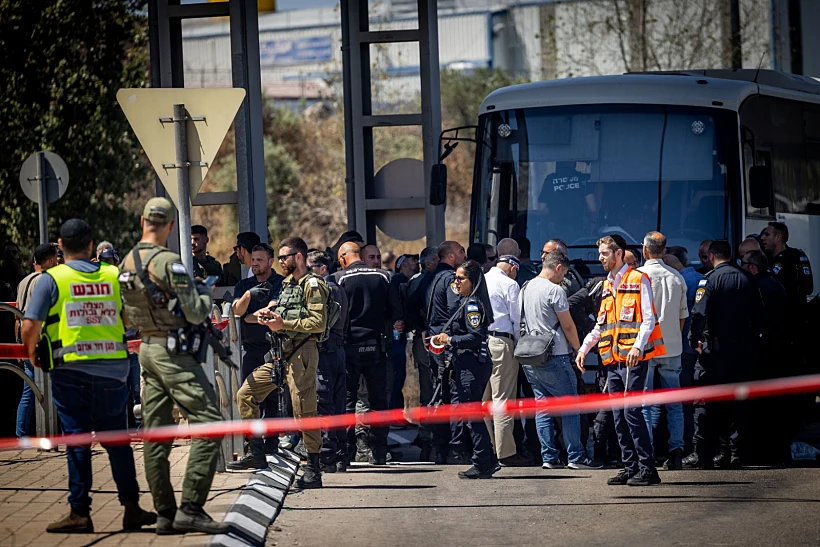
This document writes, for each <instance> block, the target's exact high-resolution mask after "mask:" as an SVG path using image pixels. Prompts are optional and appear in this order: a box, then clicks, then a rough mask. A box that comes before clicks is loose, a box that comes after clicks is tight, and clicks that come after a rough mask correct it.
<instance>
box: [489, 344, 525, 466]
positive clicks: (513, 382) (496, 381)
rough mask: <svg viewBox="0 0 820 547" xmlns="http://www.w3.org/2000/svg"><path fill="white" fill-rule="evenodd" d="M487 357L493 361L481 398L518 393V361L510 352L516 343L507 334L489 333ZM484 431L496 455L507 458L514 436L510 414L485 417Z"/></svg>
mask: <svg viewBox="0 0 820 547" xmlns="http://www.w3.org/2000/svg"><path fill="white" fill-rule="evenodd" d="M487 346H488V348H489V350H490V358H491V359H492V361H493V372H492V374H491V375H490V381H489V383H488V384H487V389H485V390H484V401H490V400H492V401H493V402H499V401H509V400H514V399H516V398H517V395H518V393H517V392H516V388H517V387H518V361H516V360H515V357H514V356H513V352H514V351H515V343H514V342H513V341H512V340H510V339H509V338H502V337H498V336H490V337H489V340H488V341H487ZM484 423H486V424H487V431H489V432H490V439H491V440H492V443H493V448H495V454H496V456H497V457H498V459H499V460H500V459H502V458H508V457H510V456H512V455H514V454H515V439H514V438H513V416H512V415H511V414H510V415H507V416H495V417H493V418H492V419H491V418H485V419H484Z"/></svg>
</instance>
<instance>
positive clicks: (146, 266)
mask: <svg viewBox="0 0 820 547" xmlns="http://www.w3.org/2000/svg"><path fill="white" fill-rule="evenodd" d="M172 214H173V206H172V205H171V202H170V201H168V200H167V199H165V198H153V199H151V200H149V201H148V203H147V204H146V205H145V210H144V211H143V217H142V219H141V221H140V222H141V225H142V229H143V232H142V239H141V240H140V242H139V243H138V244H137V246H136V247H134V249H132V250H131V252H130V253H128V255H127V256H126V257H125V258H124V260H123V262H122V265H121V266H120V272H121V273H120V278H119V281H120V287H121V293H122V298H123V301H124V308H125V311H126V316H127V317H128V319H129V321H130V323H131V324H132V325H133V326H134V327H135V328H137V329H139V331H140V335H141V337H142V345H141V346H140V354H139V358H140V365H141V366H142V376H143V379H144V380H145V387H144V388H143V393H142V413H143V426H144V427H145V428H146V429H151V428H154V427H159V426H163V425H171V424H173V423H174V421H173V417H172V414H171V412H172V409H173V407H174V405H177V406H178V407H179V408H180V409H181V410H182V412H183V414H184V415H185V417H186V418H187V419H188V422H189V423H203V422H216V421H219V420H221V419H222V416H221V415H220V413H219V410H218V409H217V406H216V393H215V391H214V388H213V386H212V385H211V384H210V383H209V382H208V379H207V377H206V376H205V372H204V371H203V370H202V366H201V365H200V364H199V363H198V362H197V361H196V360H195V359H194V358H193V356H191V355H190V354H189V353H188V352H187V351H182V340H183V339H184V336H187V335H188V333H190V332H191V329H192V327H194V326H196V325H200V324H201V323H202V322H203V321H204V320H205V318H206V317H207V316H208V314H209V313H210V310H211V296H210V294H208V290H207V289H205V290H201V291H200V290H198V289H197V285H196V284H195V282H194V280H193V279H192V278H191V275H190V274H189V273H188V271H187V270H186V268H185V266H184V265H183V264H182V260H181V258H180V257H179V255H178V254H176V253H173V252H171V251H170V250H168V249H167V248H165V247H164V245H165V243H166V242H167V241H168V235H169V234H170V232H171V230H172V229H173V227H174V222H173V221H172V218H173V217H172ZM200 292H204V293H206V294H200ZM174 301H176V303H175V302H174ZM175 304H176V305H175ZM219 443H220V440H219V439H203V438H200V439H194V440H193V441H192V442H191V451H190V453H189V455H188V467H187V468H186V470H185V481H184V482H183V484H182V500H181V501H182V504H181V506H180V508H179V511H177V503H176V499H175V497H174V489H173V486H172V485H171V477H170V467H169V463H168V456H169V455H170V453H171V446H172V443H171V442H170V441H168V442H166V443H157V442H146V443H145V447H144V449H143V452H144V455H145V476H146V479H147V480H148V485H149V487H150V488H151V495H152V496H153V498H154V507H156V509H157V512H158V513H159V517H158V519H157V534H160V535H165V534H178V533H185V532H204V533H207V534H221V533H227V532H228V531H229V530H230V526H229V525H228V524H225V523H219V522H215V521H214V520H213V519H211V517H210V516H209V515H208V514H207V513H206V512H205V511H204V510H203V508H202V506H203V505H204V503H205V500H206V498H207V496H208V492H209V490H210V489H211V483H212V481H213V476H214V472H215V471H216V460H217V455H218V453H219Z"/></svg>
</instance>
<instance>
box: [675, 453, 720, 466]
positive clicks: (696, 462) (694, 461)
mask: <svg viewBox="0 0 820 547" xmlns="http://www.w3.org/2000/svg"><path fill="white" fill-rule="evenodd" d="M681 464H682V465H683V468H684V469H714V467H715V464H714V463H713V462H712V459H711V458H703V460H701V458H700V457H699V456H698V453H697V452H692V453H691V454H689V455H688V456H686V457H685V458H683V460H682V461H681Z"/></svg>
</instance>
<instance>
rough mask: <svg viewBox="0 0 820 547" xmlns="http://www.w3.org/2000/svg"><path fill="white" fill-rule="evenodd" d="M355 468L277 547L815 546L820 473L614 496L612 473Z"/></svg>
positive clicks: (695, 482)
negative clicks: (471, 476) (476, 474)
mask: <svg viewBox="0 0 820 547" xmlns="http://www.w3.org/2000/svg"><path fill="white" fill-rule="evenodd" d="M463 469H464V467H463V466H462V467H457V466H434V465H390V466H387V467H381V468H379V467H370V466H364V467H357V468H353V469H351V470H350V471H349V472H348V473H345V474H341V473H335V474H331V475H328V474H326V475H325V476H324V484H325V488H323V489H322V490H313V491H306V492H300V493H293V494H290V495H288V497H287V499H286V500H285V506H284V509H283V510H282V513H281V514H280V515H279V517H278V518H277V520H276V522H275V523H274V525H273V526H272V527H271V530H270V532H269V534H268V545H277V546H289V545H334V546H348V545H349V546H370V545H378V546H382V545H384V546H388V545H389V546H403V545H408V546H414V547H422V546H426V545H435V546H440V545H442V546H444V545H446V546H461V545H464V546H477V545H499V546H505V547H509V546H513V545H570V544H574V545H607V546H612V545H630V546H634V545H789V546H792V545H818V544H820V520H818V510H820V469H817V468H802V469H800V468H792V469H771V468H769V469H743V470H727V471H723V470H714V471H668V472H661V478H662V480H663V484H661V485H659V486H655V487H647V488H639V487H638V488H636V487H628V486H621V487H614V486H607V485H606V479H607V478H609V477H610V476H612V475H614V474H615V473H616V471H614V470H596V471H573V470H569V469H566V470H542V469H540V468H534V467H533V468H515V469H502V470H501V471H499V472H498V473H497V474H496V475H495V478H494V479H493V480H461V479H459V478H458V477H457V475H456V473H457V472H458V471H460V470H463Z"/></svg>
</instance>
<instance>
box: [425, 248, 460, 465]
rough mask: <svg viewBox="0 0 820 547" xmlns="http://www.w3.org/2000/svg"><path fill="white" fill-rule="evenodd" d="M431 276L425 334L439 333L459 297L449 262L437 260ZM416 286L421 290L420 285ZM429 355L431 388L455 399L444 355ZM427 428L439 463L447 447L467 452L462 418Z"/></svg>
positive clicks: (443, 397) (444, 398) (450, 400)
mask: <svg viewBox="0 0 820 547" xmlns="http://www.w3.org/2000/svg"><path fill="white" fill-rule="evenodd" d="M432 277H433V279H432V282H431V283H430V287H429V288H428V290H427V297H426V300H425V309H426V312H425V321H426V323H427V335H428V336H434V335H436V334H439V333H441V331H442V329H443V328H444V325H445V324H446V323H447V321H448V320H449V319H450V317H452V316H453V314H455V312H456V310H458V307H459V303H460V299H461V297H460V296H459V294H458V292H457V291H456V290H455V286H454V285H453V282H454V281H455V278H456V271H455V269H454V268H453V267H452V266H450V265H449V264H445V263H439V265H438V266H437V267H436V269H435V270H433V276H432ZM418 290H421V287H420V288H419V289H418ZM429 356H430V374H431V375H432V381H433V389H434V390H436V389H438V390H439V394H440V401H441V403H443V404H450V403H458V402H459V400H458V391H457V390H456V385H455V382H454V381H453V380H452V379H443V378H442V374H443V372H444V369H445V366H444V355H443V354H438V355H436V354H435V353H432V352H430V353H429ZM439 384H442V385H441V387H439ZM436 402H437V401H436ZM431 429H432V430H433V445H434V446H435V447H436V458H437V461H439V463H443V461H444V458H446V456H447V452H448V451H449V450H452V451H453V452H456V453H459V454H466V453H467V451H468V449H469V445H468V443H469V441H468V440H467V439H468V438H469V436H468V433H467V430H466V428H465V426H464V422H463V420H453V421H452V422H451V423H450V425H449V426H448V425H447V424H435V425H433V426H432V428H431Z"/></svg>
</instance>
